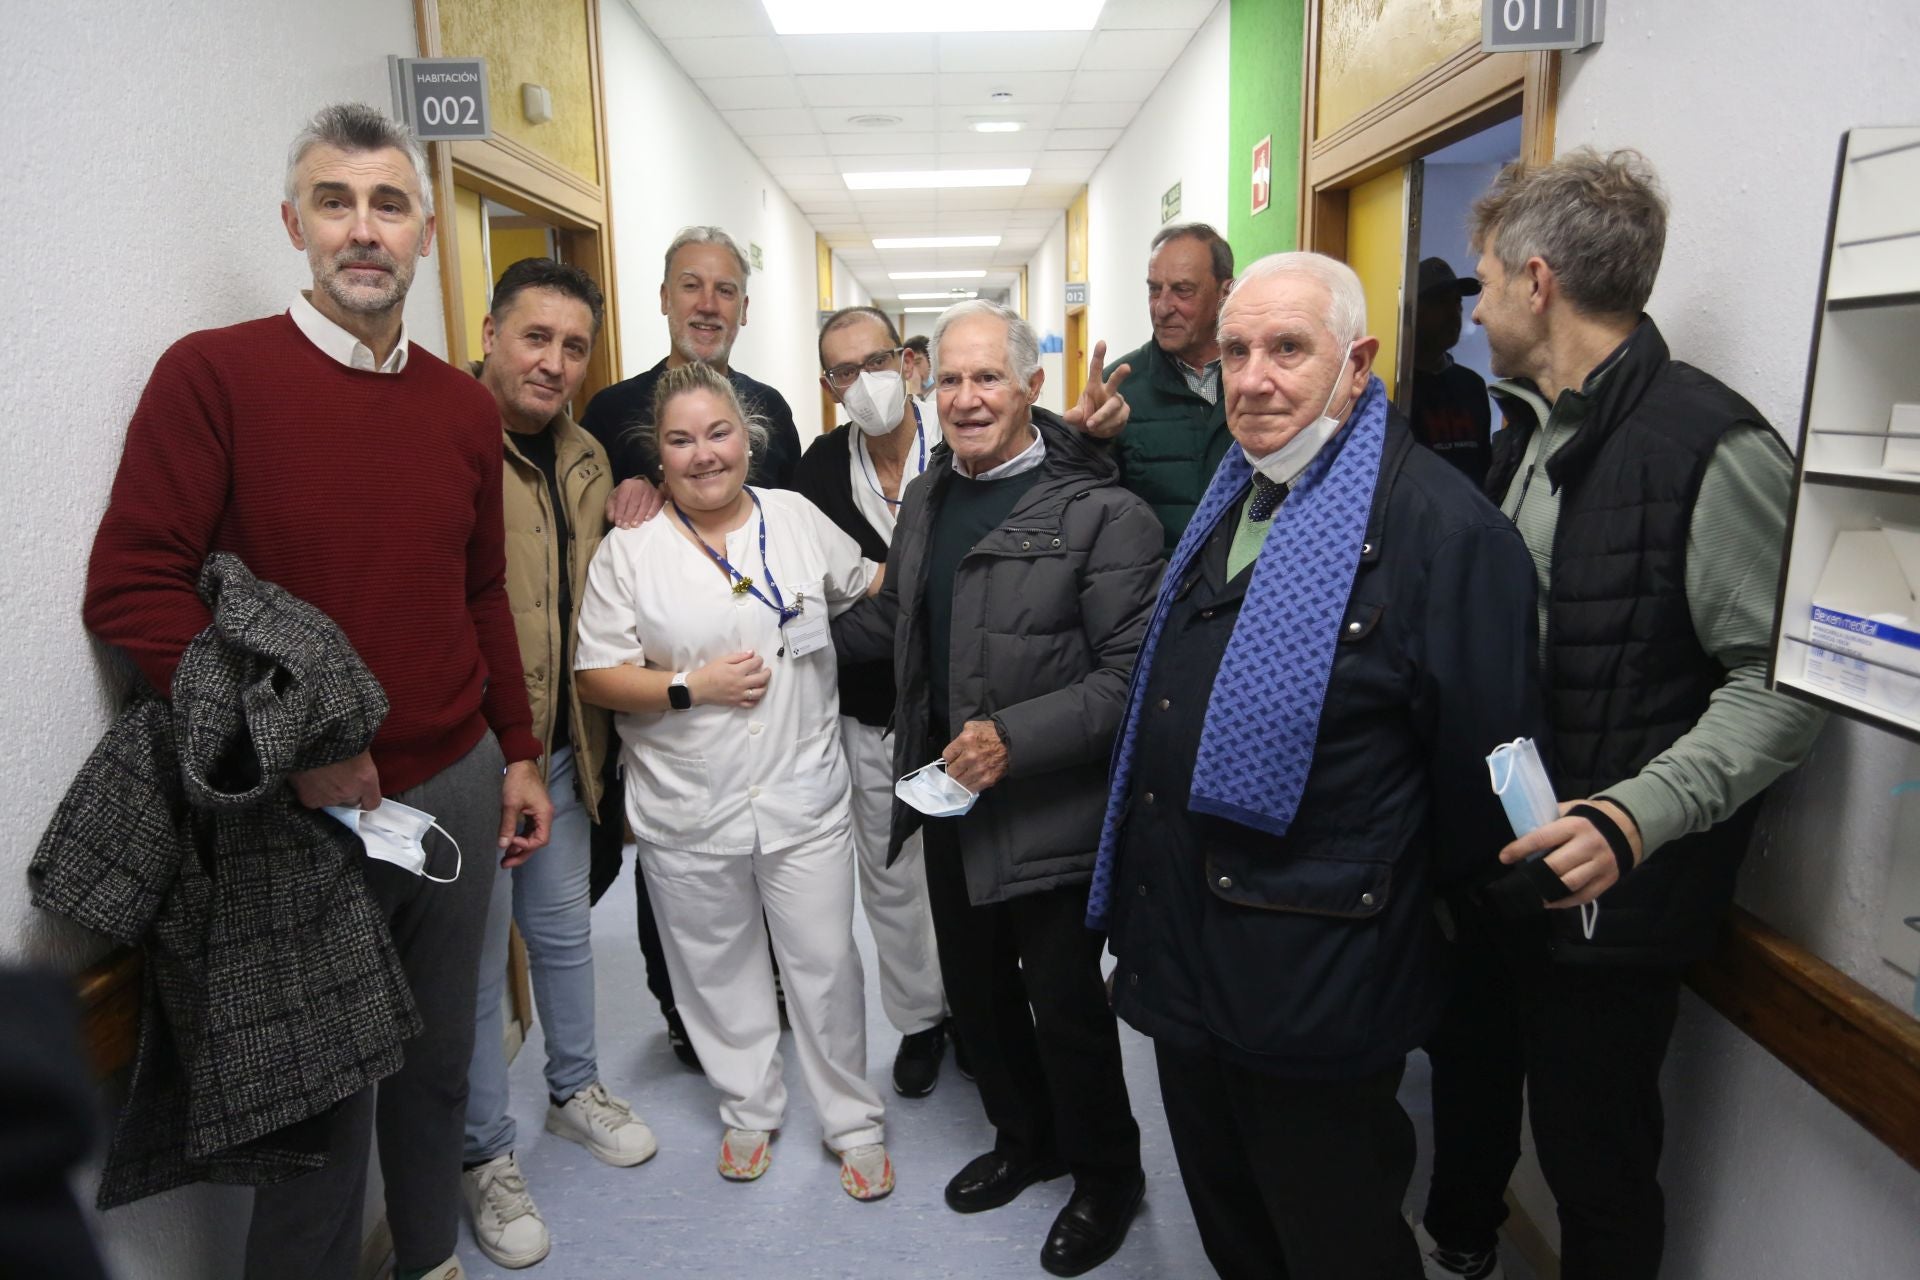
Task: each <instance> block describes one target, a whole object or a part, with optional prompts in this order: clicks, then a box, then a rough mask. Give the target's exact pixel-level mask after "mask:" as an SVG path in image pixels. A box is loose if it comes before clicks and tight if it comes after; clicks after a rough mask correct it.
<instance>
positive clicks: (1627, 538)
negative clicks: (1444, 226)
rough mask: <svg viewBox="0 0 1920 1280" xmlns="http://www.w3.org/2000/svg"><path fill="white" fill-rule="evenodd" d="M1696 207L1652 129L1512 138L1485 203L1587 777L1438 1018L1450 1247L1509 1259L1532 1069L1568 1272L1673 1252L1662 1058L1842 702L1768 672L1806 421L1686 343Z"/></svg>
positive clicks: (1512, 487) (1517, 845)
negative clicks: (1798, 430) (1685, 229)
mask: <svg viewBox="0 0 1920 1280" xmlns="http://www.w3.org/2000/svg"><path fill="white" fill-rule="evenodd" d="M1666 217H1667V209H1666V201H1665V197H1664V196H1663V195H1662V193H1661V190H1660V187H1659V184H1658V181H1657V180H1656V178H1655V177H1654V174H1653V171H1652V169H1651V168H1650V166H1648V164H1647V162H1646V161H1645V160H1644V159H1643V158H1642V157H1641V156H1639V155H1638V154H1637V153H1634V152H1631V151H1620V152H1614V153H1613V154H1611V155H1601V154H1598V153H1596V152H1593V151H1588V150H1581V151H1576V152H1573V153H1571V154H1569V155H1566V156H1563V157H1561V158H1560V159H1559V160H1557V161H1555V162H1554V163H1552V164H1549V165H1544V166H1538V167H1527V166H1523V165H1510V166H1508V168H1507V169H1505V170H1504V171H1502V173H1501V174H1500V176H1499V177H1498V178H1497V179H1496V180H1495V182H1494V184H1493V186H1492V188H1491V189H1490V190H1489V191H1488V193H1487V194H1486V195H1485V196H1483V197H1482V198H1481V199H1480V200H1479V202H1478V203H1477V204H1476V205H1475V206H1474V210H1473V215H1472V219H1471V224H1470V231H1471V235H1472V242H1473V247H1474V249H1475V250H1476V251H1477V252H1479V253H1480V255H1481V256H1480V261H1479V266H1478V269H1477V275H1478V276H1479V279H1480V283H1481V285H1482V286H1483V289H1482V293H1481V296H1480V302H1479V305H1478V307H1477V308H1476V309H1475V312H1474V319H1475V320H1476V321H1477V322H1478V323H1480V324H1482V325H1484V326H1485V328H1486V332H1487V342H1488V345H1489V347H1490V348H1491V351H1492V356H1493V371H1494V373H1495V374H1496V375H1499V376H1500V377H1501V378H1502V379H1503V380H1502V381H1500V382H1498V383H1496V384H1495V385H1494V387H1493V393H1494V395H1495V397H1496V398H1497V399H1498V400H1499V402H1500V405H1501V408H1502V409H1503V411H1504V412H1505V415H1506V426H1505V428H1504V429H1503V430H1501V431H1500V432H1499V433H1498V434H1497V435H1496V436H1495V437H1494V445H1493V459H1492V463H1491V466H1490V470H1489V472H1488V476H1487V493H1488V496H1489V497H1491V498H1493V499H1494V501H1496V502H1498V503H1500V505H1501V509H1502V510H1503V511H1504V512H1506V514H1507V515H1508V516H1509V517H1510V518H1511V519H1512V520H1513V521H1514V523H1515V524H1516V525H1518V526H1519V529H1520V535H1521V537H1522V538H1523V539H1524V540H1525V542H1526V544H1527V547H1528V550H1529V551H1531V553H1532V556H1533V563H1534V572H1535V578H1536V585H1537V587H1538V600H1539V610H1540V613H1539V621H1540V626H1539V637H1540V641H1539V642H1540V662H1541V670H1542V685H1543V688H1544V689H1545V691H1546V697H1547V707H1548V718H1549V722H1550V724H1551V729H1552V735H1553V739H1552V742H1551V743H1550V744H1547V751H1546V757H1547V759H1548V761H1549V770H1548V771H1549V773H1550V774H1551V775H1552V779H1553V782H1554V787H1555V793H1556V795H1557V796H1558V797H1559V799H1560V801H1561V804H1560V812H1561V816H1560V817H1559V818H1558V819H1557V820H1555V821H1552V822H1549V823H1547V824H1546V825H1545V826H1542V827H1539V828H1537V829H1535V830H1534V831H1533V832H1531V833H1530V834H1528V835H1526V836H1524V837H1522V838H1520V839H1517V840H1515V841H1514V842H1513V843H1512V844H1510V845H1508V846H1507V847H1506V848H1505V849H1503V850H1501V852H1500V858H1501V860H1502V861H1503V862H1507V863H1518V862H1521V861H1523V860H1526V859H1528V858H1529V857H1531V856H1534V855H1539V856H1542V857H1544V858H1545V864H1546V866H1547V868H1548V869H1549V870H1551V871H1552V873H1553V875H1554V876H1556V877H1558V880H1559V882H1560V884H1559V886H1558V888H1559V889H1561V890H1564V894H1562V895H1559V896H1555V895H1549V896H1550V897H1552V899H1553V900H1551V901H1548V902H1546V903H1544V905H1545V906H1547V907H1550V908H1556V909H1555V910H1547V911H1540V912H1536V913H1535V914H1533V915H1532V916H1530V917H1528V918H1526V919H1522V920H1519V921H1507V922H1504V923H1500V924H1489V923H1487V922H1485V921H1476V920H1474V919H1472V918H1468V919H1465V920H1463V921H1462V924H1461V929H1460V939H1459V941H1460V946H1459V947H1458V952H1459V960H1460V966H1459V970H1460V972H1459V978H1458V984H1457V987H1456V992H1455V996H1454V999H1453V1001H1452V1003H1451V1005H1450V1007H1449V1009H1448V1011H1447V1014H1446V1016H1445V1018H1444V1019H1443V1021H1442V1024H1441V1026H1440V1028H1439V1029H1438V1030H1437V1031H1436V1032H1435V1033H1434V1035H1433V1037H1432V1039H1431V1040H1430V1041H1429V1045H1428V1052H1429V1056H1430V1057H1431V1059H1432V1062H1433V1082H1434V1085H1433V1088H1434V1147H1435V1154H1434V1172H1433V1183H1432V1187H1431V1189H1430V1191H1429V1195H1428V1200H1427V1208H1426V1213H1425V1219H1424V1228H1425V1230H1426V1231H1427V1232H1428V1233H1429V1234H1430V1236H1431V1239H1429V1240H1424V1241H1423V1242H1422V1243H1423V1247H1425V1249H1426V1250H1427V1253H1428V1258H1427V1274H1428V1275H1429V1276H1466V1277H1470V1278H1472V1280H1485V1278H1486V1277H1490V1276H1497V1275H1498V1274H1499V1263H1498V1258H1497V1254H1496V1253H1495V1252H1494V1246H1495V1240H1494V1231H1495V1229H1496V1228H1497V1227H1498V1226H1499V1224H1500V1221H1501V1219H1502V1218H1504V1217H1505V1209H1504V1207H1503V1206H1502V1204H1501V1195H1502V1192H1503V1190H1504V1189H1505V1186H1506V1182H1507V1177H1508V1175H1509V1174H1510V1173H1511V1172H1512V1169H1513V1164H1514V1161H1515V1159H1516V1158H1517V1157H1518V1155H1519V1126H1520V1097H1521V1086H1522V1083H1523V1082H1524V1084H1525V1089H1526V1096H1527V1105H1528V1109H1529V1112H1530V1115H1531V1118H1532V1122H1533V1133H1534V1139H1535V1143H1536V1146H1537V1149H1538V1152H1539V1156H1540V1165H1541V1169H1542V1171H1543V1172H1544V1173H1545V1175H1546V1179H1547V1184H1548V1186H1549V1187H1550V1188H1551V1190H1552V1191H1553V1194H1554V1198H1555V1200H1556V1201H1557V1203H1558V1208H1559V1217H1560V1228H1561V1255H1562V1258H1561V1274H1562V1275H1563V1276H1564V1277H1565V1278H1566V1280H1599V1278H1604V1280H1653V1278H1654V1277H1655V1276H1656V1274H1657V1273H1658V1271H1659V1267H1660V1256H1661V1251H1662V1247H1663V1244H1664V1231H1665V1226H1664V1224H1665V1209H1664V1202H1663V1199H1662V1195H1661V1191H1660V1184H1659V1181H1658V1178H1657V1174H1658V1170H1659V1161H1660V1148H1661V1139H1662V1130H1661V1110H1660V1065H1661V1062H1662V1061H1663V1059H1664V1058H1665V1056H1666V1051H1667V1043H1668V1040H1669V1039H1670V1037H1671V1035H1672V1032H1673V1025H1674V1019H1675V1017H1676V1014H1677V1011H1678V1001H1679V987H1680V974H1681V971H1682V968H1683V966H1684V965H1686V964H1687V963H1688V962H1689V961H1690V960H1693V959H1695V958H1697V957H1698V956H1699V955H1700V954H1702V953H1703V952H1704V951H1705V950H1706V949H1707V948H1708V947H1709V946H1710V945H1711V943H1712V940H1713V937H1714V934H1715V926H1716V925H1717V923H1718V921H1719V919H1720V917H1721V916H1722V915H1723V914H1724V912H1725V910H1726V907H1727V905H1728V903H1729V902H1730V901H1731V900H1732V897H1733V887H1734V877H1735V874H1736V873H1737V871H1738V869H1739V864H1740V861H1741V858H1742V857H1743V856H1744V855H1745V852H1746V848H1747V844H1748V842H1749V838H1750V837H1751V834H1752V831H1753V825H1754V820H1755V818H1756V817H1757V814H1758V809H1759V804H1760V796H1761V793H1762V792H1763V791H1764V790H1765V789H1766V787H1767V786H1768V784H1770V783H1772V782H1773V781H1774V780H1775V779H1776V778H1778V777H1779V776H1780V775H1781V774H1783V773H1785V772H1787V771H1788V770H1789V769H1792V768H1793V767H1794V766H1795V765H1797V764H1798V763H1799V762H1800V761H1801V759H1802V758H1804V757H1805V755H1806V754H1807V752H1808V750H1809V749H1810V748H1811V747H1812V745H1813V739H1814V735H1815V734H1816V733H1817V732H1818V730H1819V727H1820V724H1821V718H1822V717H1821V714H1820V713H1819V712H1818V711H1816V710H1814V709H1813V708H1811V707H1809V706H1806V705H1804V704H1802V703H1799V702H1795V701H1793V700H1791V699H1789V698H1787V697H1786V696H1784V695H1781V694H1778V693H1774V692H1770V691H1769V690H1768V688H1767V679H1766V667H1767V654H1768V651H1769V649H1770V647H1771V642H1772V630H1773V621H1774V609H1775V601H1774V587H1775V584H1776V582H1777V581H1778V577H1779V572H1780V555H1781V546H1782V542H1783V531H1784V529H1785V525H1786V517H1787V509H1788V505H1789V502H1790V499H1791V496H1792V488H1793V467H1792V462H1791V460H1790V458H1789V456H1788V453H1787V449H1786V446H1785V445H1784V444H1783V443H1782V442H1781V440H1780V437H1779V436H1778V435H1776V434H1775V433H1774V431H1773V428H1772V427H1770V426H1769V425H1768V424H1767V422H1766V420H1765V419H1764V418H1762V417H1761V415H1760V413H1759V411H1758V410H1757V409H1755V408H1754V407H1753V406H1752V405H1751V404H1749V403H1748V402H1747V401H1746V400H1744V399H1742V398H1741V397H1740V396H1739V395H1738V394H1736V393H1735V392H1734V391H1732V390H1731V389H1729V388H1728V387H1726V386H1725V385H1724V384H1722V383H1721V382H1719V381H1718V380H1717V379H1715V378H1713V377H1711V376H1710V375H1708V374H1706V373H1703V372H1701V371H1700V370H1698V369H1694V368H1692V367H1690V366H1688V365H1685V364H1682V363H1681V362H1680V361H1677V360H1675V359H1673V358H1672V357H1671V356H1670V355H1669V354H1668V351H1667V346H1666V342H1665V340H1664V339H1663V338H1662V337H1661V335H1660V331H1659V329H1658V328H1657V327H1655V325H1654V323H1653V321H1652V320H1651V319H1649V318H1648V317H1647V316H1646V315H1645V314H1644V312H1643V310H1642V309H1643V307H1644V306H1645V305H1646V301H1647V298H1648V296H1649V295H1650V294H1651V293H1652V292H1653V282H1654V276H1655V274H1656V273H1657V272H1658V270H1659V266H1660V257H1661V251H1662V249H1663V247H1664V245H1665V240H1666ZM1589 904H1597V905H1589ZM1575 907H1584V908H1585V909H1586V911H1585V913H1584V915H1583V913H1582V912H1580V911H1575V910H1572V909H1571V908H1575ZM1596 910H1597V915H1596V914H1593V913H1594V912H1595V911H1596Z"/></svg>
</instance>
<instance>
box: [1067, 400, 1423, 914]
mask: <svg viewBox="0 0 1920 1280" xmlns="http://www.w3.org/2000/svg"><path fill="white" fill-rule="evenodd" d="M1386 429H1387V392H1386V388H1385V386H1383V385H1382V384H1381V382H1380V379H1378V378H1372V379H1369V380H1368V382H1367V389H1366V391H1365V392H1364V393H1362V395H1361V397H1360V402H1359V404H1358V406H1356V408H1355V410H1354V413H1353V416H1352V417H1351V418H1350V419H1348V421H1347V424H1346V425H1345V426H1344V427H1342V428H1341V429H1340V431H1339V433H1338V434H1337V435H1335V436H1334V438H1333V439H1332V440H1330V441H1328V442H1327V444H1326V445H1325V447H1323V448H1322V449H1321V450H1320V452H1319V453H1318V454H1316V455H1314V459H1313V461H1312V462H1309V463H1308V464H1307V469H1306V470H1305V471H1303V472H1301V474H1300V476H1299V478H1298V479H1296V480H1295V481H1294V483H1293V488H1292V490H1291V492H1290V493H1289V494H1288V497H1287V500H1286V501H1285V502H1284V503H1282V504H1281V506H1280V510H1279V511H1278V512H1276V513H1275V515H1274V527H1273V528H1272V529H1271V530H1270V531H1269V532H1268V534H1267V540H1266V543H1265V545H1263V546H1262V547H1261V548H1260V556H1259V559H1258V560H1256V561H1255V562H1254V570H1253V580H1252V581H1251V582H1250V583H1248V585H1247V595H1246V599H1245V600H1244V601H1243V602H1242V604H1241V607H1240V616H1239V618H1238V619H1237V620H1236V621H1235V622H1234V627H1233V636H1232V638H1231V639H1229V640H1228V641H1227V651H1226V654H1225V656H1224V657H1223V658H1222V659H1221V662H1220V670H1219V672H1218V673H1217V674H1216V675H1215V677H1214V682H1213V693H1212V696H1211V697H1210V698H1209V699H1208V701H1207V717H1206V722H1205V724H1204V725H1203V726H1202V728H1201V731H1200V750H1199V754H1198V755H1197V756H1196V757H1195V759H1194V762H1193V785H1192V790H1191V795H1190V799H1189V801H1188V806H1187V807H1188V808H1189V809H1191V810H1192V811H1193V812H1195V813H1205V814H1212V815H1214V816H1216V817H1221V818H1226V819H1228V820H1230V821H1233V822H1237V823H1240V824H1241V825H1243V826H1247V827H1252V828H1254V829H1255V830H1257V831H1266V832H1269V833H1271V834H1273V835H1276V836H1284V835H1285V834H1286V833H1287V829H1288V828H1289V827H1290V826H1292V824H1293V818H1294V814H1295V813H1296V812H1297V811H1298V810H1299V808H1300V797H1301V795H1302V794H1303V793H1304V792H1305V790H1306V785H1307V770H1308V768H1309V767H1310V766H1311V765H1312V763H1313V750H1314V745H1315V743H1316V742H1317V741H1318V739H1319V734H1320V708H1321V705H1322V703H1323V702H1324V701H1325V700H1326V696H1327V681H1328V679H1329V677H1330V676H1331V675H1332V672H1333V656H1334V649H1335V646H1336V645H1337V644H1338V643H1339V638H1340V623H1341V621H1342V620H1343V619H1344V618H1345V616H1346V611H1347V598H1348V597H1349V596H1350V595H1351V594H1352V593H1353V576H1354V573H1355V572H1356V571H1357V570H1358V568H1359V565H1360V547H1361V544H1362V542H1363V541H1364V540H1365V538H1366V532H1367V520H1368V518H1369V516H1370V515H1371V514H1372V511H1373V491H1374V486H1375V485H1376V483H1377V482H1378V481H1379V478H1380V455H1381V453H1382V452H1383V451H1384V449H1385V447H1386ZM1252 475H1253V466H1252V464H1251V463H1249V462H1248V461H1247V456H1246V454H1245V453H1244V452H1242V451H1241V449H1240V446H1239V445H1238V444H1235V445H1233V446H1231V447H1230V448H1229V449H1228V450H1227V452H1226V456H1225V457H1224V458H1222V459H1221V461H1220V467H1219V469H1218V470H1217V471H1215V472H1214V474H1213V483H1212V484H1210V485H1209V486H1208V487H1207V492H1206V496H1205V497H1203V498H1202V499H1201V500H1200V507H1199V509H1198V510H1197V511H1195V512H1194V515H1193V520H1192V521H1191V522H1190V523H1189V524H1188V525H1187V528H1186V532H1185V533H1183V534H1182V535H1181V537H1180V544H1179V545H1178V546H1177V547H1175V548H1174V552H1173V559H1172V561H1171V562H1170V563H1169V564H1168V565H1167V572H1166V576H1165V577H1164V578H1162V579H1161V580H1160V597H1159V600H1158V601H1157V602H1156V603H1155V604H1154V609H1153V620H1152V621H1151V622H1150V623H1148V625H1147V635H1146V638H1145V640H1143V641H1142V642H1141V645H1140V657H1139V660H1138V661H1137V662H1136V663H1135V665H1134V669H1133V682H1132V686H1131V688H1130V689H1129V691H1128V694H1127V712H1126V716H1125V718H1124V719H1122V720H1121V722H1120V734H1119V737H1118V739H1117V740H1116V741H1115V744H1114V751H1113V769H1112V774H1111V778H1112V781H1111V784H1110V790H1109V791H1108V794H1107V816H1106V821H1105V822H1104V823H1103V824H1102V826H1101V830H1100V857H1099V861H1098V862H1097V863H1096V864H1095V866H1094V871H1093V885H1092V887H1091V889H1090V890H1089V893H1088V900H1087V924H1088V925H1089V926H1091V927H1092V928H1095V929H1100V928H1105V927H1106V920H1107V905H1108V899H1109V895H1110V893H1111V890H1112V884H1113V863H1114V859H1115V857H1116V855H1117V854H1118V851H1119V834H1120V825H1121V819H1122V817H1123V815H1124V814H1125V812H1126V804H1127V793H1128V790H1129V788H1130V786H1131V783H1132V777H1133V751H1134V743H1135V740H1136V738H1137V737H1138V734H1139V727H1140V705H1141V700H1142V698H1143V696H1144V693H1145V690H1146V685H1147V678H1148V676H1149V674H1150V673H1151V672H1152V670H1153V658H1154V652H1155V650H1156V649H1157V648H1158V647H1159V643H1160V633H1161V631H1162V630H1163V629H1164V628H1165V626H1166V621H1167V613H1168V611H1169V609H1170V607H1171V605H1172V603H1173V597H1174V595H1175V593H1176V592H1177V591H1178V590H1179V585H1180V583H1182V582H1184V581H1185V580H1186V578H1187V575H1188V572H1189V570H1190V569H1191V568H1192V566H1193V564H1194V562H1195V561H1196V560H1197V559H1198V558H1199V555H1200V548H1201V547H1203V546H1204V545H1206V542H1207V539H1208V538H1210V537H1212V535H1213V532H1214V530H1215V529H1216V528H1217V527H1218V526H1219V524H1220V522H1221V521H1222V520H1223V519H1224V518H1226V517H1227V516H1228V515H1230V514H1231V513H1232V512H1233V510H1234V507H1235V505H1236V503H1237V501H1238V499H1239V497H1240V494H1241V492H1242V490H1244V489H1245V488H1246V487H1247V485H1248V483H1249V481H1250V480H1251V478H1252Z"/></svg>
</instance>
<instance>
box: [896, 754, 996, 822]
mask: <svg viewBox="0 0 1920 1280" xmlns="http://www.w3.org/2000/svg"><path fill="white" fill-rule="evenodd" d="M893 794H895V795H896V796H899V797H900V798H901V799H902V800H904V801H906V802H907V803H908V804H910V805H912V806H913V807H914V808H916V809H918V810H919V811H920V812H922V813H924V814H926V815H927V816H928V817H929V818H957V817H959V816H960V815H961V814H963V813H965V812H966V811H967V810H969V809H971V808H973V802H974V801H975V800H978V799H979V798H980V795H979V793H978V792H975V791H969V790H967V789H966V788H965V787H963V786H961V785H960V784H959V783H957V782H955V781H954V780H953V779H952V778H950V777H948V776H947V762H946V761H945V760H935V761H934V762H933V763H932V764H928V765H922V766H921V767H920V768H918V769H915V770H914V771H913V772H912V773H910V774H908V775H907V776H906V777H904V778H902V779H900V781H898V782H896V783H894V784H893Z"/></svg>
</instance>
